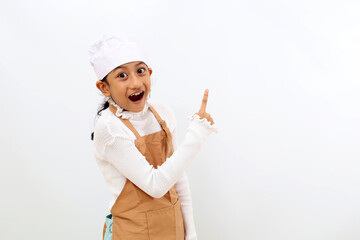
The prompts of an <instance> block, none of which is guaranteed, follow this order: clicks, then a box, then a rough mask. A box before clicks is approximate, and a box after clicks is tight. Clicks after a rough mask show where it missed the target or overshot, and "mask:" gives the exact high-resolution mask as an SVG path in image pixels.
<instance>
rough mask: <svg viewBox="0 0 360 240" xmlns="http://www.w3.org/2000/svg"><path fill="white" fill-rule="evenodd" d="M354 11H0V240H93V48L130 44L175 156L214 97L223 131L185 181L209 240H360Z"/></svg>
mask: <svg viewBox="0 0 360 240" xmlns="http://www.w3.org/2000/svg"><path fill="white" fill-rule="evenodd" d="M359 13H360V3H359V2H358V1H344V0H341V1H340V0H333V1H331V0H330V1H329V0H327V1H325V0H324V1H320V0H315V1H314V0H311V1H310V0H301V1H300V0H297V1H285V0H274V1H250V0H249V1H235V0H233V1H230V0H224V1H209V0H208V1H205V0H202V1H189V0H187V1H164V0H153V1H149V0H142V1H139V0H137V1H136V0H131V1H119V0H117V1H74V0H71V1H70V0H63V1H49V0H43V1H40V0H33V1H10V0H7V1H5V0H3V1H1V2H0V31H1V37H0V52H1V57H0V83H1V85H0V100H1V101H0V104H1V120H0V121H1V122H0V123H1V124H0V131H1V139H0V141H1V142H0V143H1V148H0V151H1V152H0V154H1V161H0V189H1V193H0V194H1V195H0V196H1V197H0V214H1V217H0V226H1V227H0V228H1V230H0V238H1V239H34V240H35V239H36V240H38V239H54V240H57V239H87V240H99V239H101V237H102V228H103V224H104V221H105V214H107V205H108V202H109V201H110V200H111V195H110V191H109V190H108V189H107V186H106V184H105V180H104V178H103V176H102V175H101V173H100V171H99V170H98V168H97V165H96V162H95V159H94V156H93V145H92V144H93V142H92V141H91V140H90V134H91V132H92V131H93V124H94V118H95V114H96V110H97V108H98V106H99V104H100V103H101V102H102V101H103V97H102V95H101V93H100V92H99V91H98V89H97V88H96V87H95V82H96V80H97V79H96V76H95V73H94V72H93V69H92V68H91V66H90V63H89V62H88V54H87V49H88V47H89V46H90V45H91V44H92V43H93V42H94V41H96V40H97V39H98V38H100V36H101V35H102V34H103V33H107V32H112V31H120V32H121V31H122V30H126V31H130V32H132V33H133V34H135V35H136V36H138V37H139V38H140V39H141V41H142V42H143V44H144V46H145V47H146V51H147V53H148V55H149V58H150V59H151V64H150V67H152V68H153V75H152V95H151V99H152V101H159V102H163V103H166V104H168V105H169V106H170V107H171V108H172V109H173V110H174V112H175V114H176V117H177V119H178V139H179V142H180V143H181V141H182V139H183V137H184V135H185V132H186V128H187V125H188V122H187V119H186V118H187V116H188V115H190V114H192V113H195V112H196V111H197V110H198V108H199V107H200V101H201V98H202V94H203V91H204V89H205V88H209V90H210V92H209V102H208V108H207V110H208V112H209V113H210V114H211V115H212V116H213V118H214V121H215V123H216V124H217V126H218V128H219V131H220V132H219V133H218V134H213V135H211V136H210V137H209V138H208V140H207V141H206V142H205V144H204V146H203V148H202V150H201V153H200V154H199V155H198V156H197V157H196V159H195V160H194V161H193V162H192V163H191V165H190V167H189V169H188V170H187V173H188V176H189V180H190V187H191V191H192V197H193V208H194V218H195V224H196V229H197V234H198V238H199V240H223V239H235V240H237V239H244V240H264V239H266V240H272V239H274V240H275V239H276V240H289V239H291V240H295V239H296V240H297V239H302V240H322V239H324V240H325V239H326V240H333V239H341V240H344V239H345V240H355V239H360V228H359V224H360V206H359V202H360V161H359V160H360V150H359V149H360V148H359V144H360V137H359V133H360V126H359V122H360V121H359V120H360V110H359V103H360V80H359V79H360V73H359V65H360V14H359Z"/></svg>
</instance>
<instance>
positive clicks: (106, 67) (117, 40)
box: [88, 32, 149, 80]
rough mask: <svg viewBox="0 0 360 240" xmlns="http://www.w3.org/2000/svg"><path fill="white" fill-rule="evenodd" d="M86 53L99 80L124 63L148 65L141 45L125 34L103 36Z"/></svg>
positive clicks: (131, 36)
mask: <svg viewBox="0 0 360 240" xmlns="http://www.w3.org/2000/svg"><path fill="white" fill-rule="evenodd" d="M88 53H89V58H90V64H91V66H93V68H94V71H95V74H96V76H97V78H98V79H99V80H101V79H103V78H104V77H105V76H106V75H107V74H108V73H109V72H111V71H112V70H113V69H114V68H116V67H118V66H120V65H122V64H124V63H128V62H133V61H143V62H144V63H145V64H147V65H148V64H149V61H148V57H147V55H146V53H145V52H144V50H143V48H142V45H141V44H140V43H139V42H138V41H137V40H136V38H135V37H134V36H133V35H130V34H129V33H126V32H121V33H110V34H104V35H103V36H102V37H101V39H99V40H98V41H96V42H95V43H94V44H93V45H91V46H90V48H89V50H88Z"/></svg>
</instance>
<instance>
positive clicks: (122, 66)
mask: <svg viewBox="0 0 360 240" xmlns="http://www.w3.org/2000/svg"><path fill="white" fill-rule="evenodd" d="M140 64H145V63H144V62H139V63H137V64H135V66H137V65H140ZM145 65H146V64H145ZM119 68H126V67H125V66H124V65H120V66H118V67H116V68H114V70H113V71H114V72H115V71H116V70H117V69H119Z"/></svg>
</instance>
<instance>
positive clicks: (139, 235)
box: [89, 34, 218, 240]
mask: <svg viewBox="0 0 360 240" xmlns="http://www.w3.org/2000/svg"><path fill="white" fill-rule="evenodd" d="M89 56H90V63H91V65H92V66H93V68H94V71H95V73H96V76H97V78H98V79H100V80H98V81H97V82H96V87H97V88H98V89H99V90H100V91H101V92H102V93H103V94H104V95H105V96H106V97H107V99H106V101H105V103H104V105H103V108H102V109H101V110H100V111H99V112H98V115H100V114H99V113H100V112H101V111H102V114H101V115H100V117H99V118H98V119H97V121H96V124H95V129H94V132H93V133H92V136H91V138H92V139H93V140H94V154H95V158H96V162H97V164H98V166H99V169H100V171H101V172H102V174H103V175H104V177H105V179H106V182H107V184H108V186H109V188H110V190H111V192H112V194H113V199H112V200H111V202H110V203H109V212H110V213H109V214H108V215H107V216H106V218H105V223H104V227H103V239H112V240H120V239H126V240H146V239H150V240H184V239H186V240H195V239H197V236H196V231H195V224H194V219H193V209H192V199H191V193H190V188H189V183H188V178H187V175H186V172H185V170H186V169H187V168H188V167H189V165H190V163H191V161H192V160H193V159H194V158H195V156H196V155H197V153H198V152H199V151H200V148H201V146H202V144H203V143H204V141H205V140H206V139H207V137H208V136H209V135H210V134H211V133H212V132H217V131H218V130H217V127H216V125H215V124H214V121H213V119H212V118H211V116H210V114H208V113H206V104H207V98H208V90H207V89H206V90H205V93H204V96H203V100H202V103H201V107H200V110H199V112H197V113H195V114H193V115H191V116H189V118H188V119H189V121H190V122H189V127H188V129H187V132H186V135H185V139H184V141H183V143H182V144H181V145H180V146H177V142H176V123H177V122H176V119H175V116H174V113H173V111H172V110H171V109H170V108H169V107H168V106H167V105H165V104H160V103H151V104H150V101H149V93H150V91H151V82H150V76H151V74H152V69H151V68H149V67H148V64H149V61H148V59H147V56H146V54H145V52H144V51H143V49H142V48H141V47H140V45H139V44H138V43H137V42H136V41H135V39H134V38H133V37H130V36H126V35H125V34H122V35H120V34H109V35H104V36H103V37H102V38H101V39H100V40H99V41H97V42H96V43H94V44H93V45H92V46H91V47H90V49H89Z"/></svg>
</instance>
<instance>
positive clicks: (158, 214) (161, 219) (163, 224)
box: [146, 201, 178, 240]
mask: <svg viewBox="0 0 360 240" xmlns="http://www.w3.org/2000/svg"><path fill="white" fill-rule="evenodd" d="M177 202H178V201H177ZM177 202H176V203H177ZM176 203H175V205H171V206H170V207H166V208H161V209H158V210H151V211H147V212H146V217H147V223H148V231H149V238H150V240H164V239H166V240H175V239H176V234H177V233H176V209H175V208H176V206H177V204H176Z"/></svg>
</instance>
